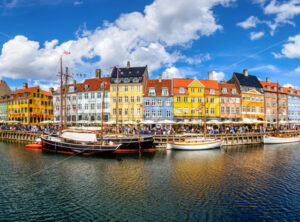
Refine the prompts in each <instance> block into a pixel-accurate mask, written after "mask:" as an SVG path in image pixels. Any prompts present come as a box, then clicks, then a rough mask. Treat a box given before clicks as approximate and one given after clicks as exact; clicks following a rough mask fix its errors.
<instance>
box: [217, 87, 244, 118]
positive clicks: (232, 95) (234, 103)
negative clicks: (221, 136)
mask: <svg viewBox="0 0 300 222" xmlns="http://www.w3.org/2000/svg"><path fill="white" fill-rule="evenodd" d="M219 92H220V118H221V120H222V121H223V120H231V121H239V120H241V118H242V114H241V110H242V109H241V93H240V90H239V88H238V87H237V85H236V84H230V83H219Z"/></svg>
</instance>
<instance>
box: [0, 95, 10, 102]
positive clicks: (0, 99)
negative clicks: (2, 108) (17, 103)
mask: <svg viewBox="0 0 300 222" xmlns="http://www.w3.org/2000/svg"><path fill="white" fill-rule="evenodd" d="M2 97H8V99H2ZM10 100H11V98H10V94H7V95H3V96H1V97H0V102H1V103H3V102H7V101H10Z"/></svg>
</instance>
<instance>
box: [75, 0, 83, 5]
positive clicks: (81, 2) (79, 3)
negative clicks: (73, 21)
mask: <svg viewBox="0 0 300 222" xmlns="http://www.w3.org/2000/svg"><path fill="white" fill-rule="evenodd" d="M73 4H74V5H82V4H83V1H74V3H73Z"/></svg>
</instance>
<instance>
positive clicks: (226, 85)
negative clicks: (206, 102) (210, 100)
mask: <svg viewBox="0 0 300 222" xmlns="http://www.w3.org/2000/svg"><path fill="white" fill-rule="evenodd" d="M223 88H226V89H227V93H222V89H223ZM232 89H235V90H236V94H233V93H232ZM219 90H220V95H222V96H238V97H240V96H241V95H240V94H241V92H240V90H239V87H237V85H236V84H230V83H219Z"/></svg>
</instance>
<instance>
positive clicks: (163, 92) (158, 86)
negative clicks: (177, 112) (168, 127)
mask: <svg viewBox="0 0 300 222" xmlns="http://www.w3.org/2000/svg"><path fill="white" fill-rule="evenodd" d="M172 83H173V80H171V79H162V77H161V75H160V76H159V78H158V79H154V80H147V81H146V84H145V88H144V98H143V107H144V116H143V117H144V120H153V121H161V120H173V87H172Z"/></svg>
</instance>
